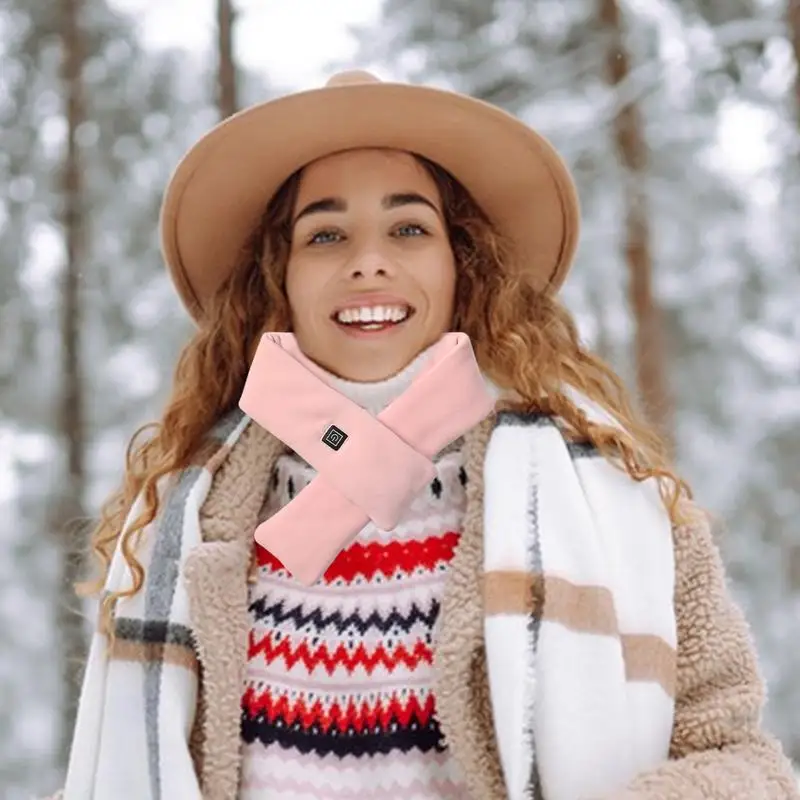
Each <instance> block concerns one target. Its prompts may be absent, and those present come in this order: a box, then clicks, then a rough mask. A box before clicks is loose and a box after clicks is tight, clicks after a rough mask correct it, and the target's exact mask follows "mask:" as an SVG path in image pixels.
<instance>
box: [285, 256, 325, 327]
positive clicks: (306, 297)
mask: <svg viewBox="0 0 800 800" xmlns="http://www.w3.org/2000/svg"><path fill="white" fill-rule="evenodd" d="M315 284H316V281H315V279H314V274H313V272H312V271H311V270H309V269H306V268H305V267H304V265H303V264H299V263H296V262H294V261H292V260H290V261H289V263H288V264H287V266H286V296H287V298H288V299H289V306H290V308H291V311H292V317H293V318H295V319H303V318H304V317H307V316H308V315H309V313H310V311H311V308H312V306H313V303H314V298H315V297H316V295H317V293H318V288H317V287H316V285H315Z"/></svg>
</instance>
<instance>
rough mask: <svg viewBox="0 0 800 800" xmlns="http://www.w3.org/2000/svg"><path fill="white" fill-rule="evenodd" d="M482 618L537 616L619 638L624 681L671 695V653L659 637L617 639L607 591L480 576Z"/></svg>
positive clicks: (530, 577)
mask: <svg viewBox="0 0 800 800" xmlns="http://www.w3.org/2000/svg"><path fill="white" fill-rule="evenodd" d="M545 598H546V600H547V602H545ZM484 613H485V614H486V616H487V617H491V616H496V615H498V614H521V615H523V616H535V617H538V618H539V619H541V620H542V621H547V622H556V623H559V624H560V625H563V626H564V627H565V628H569V629H570V630H573V631H576V632H579V633H594V634H600V635H603V636H613V637H615V638H618V639H619V640H620V641H621V643H622V652H623V657H624V659H625V673H626V676H627V678H628V680H629V681H642V682H647V681H652V682H655V683H658V684H660V685H661V687H662V688H663V689H664V691H665V692H667V694H668V695H669V696H670V697H674V696H675V682H676V677H677V675H676V672H677V654H676V652H675V648H674V647H672V646H671V645H670V644H669V643H668V642H666V641H665V640H664V639H662V638H660V637H658V636H654V635H649V634H620V631H619V625H618V623H617V618H616V614H615V613H614V603H613V598H612V595H611V592H610V591H609V590H608V589H606V588H605V587H603V586H578V585H576V584H574V583H570V582H569V581H567V580H564V579H563V578H556V577H554V576H550V575H542V574H533V573H528V572H521V571H511V570H509V571H495V572H489V573H487V574H486V575H485V576H484Z"/></svg>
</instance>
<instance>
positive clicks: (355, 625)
mask: <svg viewBox="0 0 800 800" xmlns="http://www.w3.org/2000/svg"><path fill="white" fill-rule="evenodd" d="M284 608H285V602H284V601H283V600H280V601H279V602H277V603H272V604H271V605H267V600H266V598H263V597H262V598H259V599H258V600H256V601H255V602H254V603H252V604H251V605H250V612H251V613H252V614H253V615H254V616H255V618H256V620H257V621H258V622H259V623H265V624H267V625H270V626H272V625H274V626H278V625H281V624H282V623H284V622H293V623H294V624H295V626H296V627H297V629H298V630H302V629H303V628H305V627H306V626H307V625H313V626H314V629H315V630H317V631H319V632H320V633H322V632H323V631H324V630H325V629H326V628H330V627H333V628H335V630H336V632H337V633H339V634H343V633H346V632H347V631H348V629H351V628H352V629H355V630H356V631H358V633H359V634H361V635H362V636H363V635H364V634H365V633H366V632H367V631H368V630H370V629H371V628H375V629H376V630H378V631H380V632H381V633H383V634H386V633H389V632H390V631H392V630H394V629H395V628H401V629H402V630H403V631H405V633H409V632H410V631H411V628H412V627H413V626H414V625H415V624H417V623H420V622H421V623H423V624H424V625H425V626H427V627H428V628H432V627H433V626H434V624H435V623H436V620H437V619H438V617H439V610H440V609H441V603H440V602H439V601H438V600H434V601H433V602H432V603H431V609H430V611H427V612H426V611H423V610H422V609H420V607H419V606H418V605H417V604H416V603H412V605H411V608H410V609H409V612H408V614H407V615H404V614H401V613H400V612H399V611H398V610H397V609H395V608H393V609H392V610H391V612H390V613H389V614H388V615H387V616H385V617H383V616H381V614H380V613H378V612H377V611H372V612H371V613H370V615H369V616H368V617H366V618H362V617H361V615H360V614H359V613H358V612H357V611H354V612H353V613H352V614H349V615H347V616H346V617H343V616H342V614H341V612H339V611H332V612H331V613H330V614H324V613H323V611H322V609H320V608H313V609H311V611H309V612H307V613H303V607H302V605H298V606H295V607H294V608H292V609H290V610H289V611H285V610H284Z"/></svg>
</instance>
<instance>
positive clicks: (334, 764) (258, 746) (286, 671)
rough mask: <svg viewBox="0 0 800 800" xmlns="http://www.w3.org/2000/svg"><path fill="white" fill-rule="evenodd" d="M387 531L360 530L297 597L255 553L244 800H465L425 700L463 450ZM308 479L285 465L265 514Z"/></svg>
mask: <svg viewBox="0 0 800 800" xmlns="http://www.w3.org/2000/svg"><path fill="white" fill-rule="evenodd" d="M436 466H437V477H436V478H435V479H434V480H433V481H432V483H431V484H430V486H429V487H428V490H427V491H425V492H423V493H421V494H420V495H419V496H418V497H417V498H416V499H415V501H414V502H413V503H412V504H411V506H410V507H409V509H408V512H407V514H406V515H405V517H404V518H403V519H402V520H401V522H400V524H399V525H398V526H397V528H395V529H394V530H392V531H381V530H378V529H377V528H376V527H375V526H374V525H372V524H368V525H367V526H366V527H365V528H364V529H363V530H362V531H361V532H360V533H359V535H358V537H357V539H356V540H355V541H354V542H353V543H352V544H351V545H350V546H349V547H348V548H346V549H345V550H343V551H342V552H341V553H340V554H339V556H338V557H337V558H336V559H335V560H334V562H333V563H332V564H331V565H330V567H329V568H328V570H327V572H326V573H325V575H324V576H323V578H322V580H321V581H320V582H318V583H317V584H316V585H315V586H313V587H311V588H304V587H303V586H301V585H299V584H298V583H297V582H295V581H294V580H292V579H291V577H290V576H289V575H288V574H287V572H286V571H285V570H284V569H283V567H282V565H281V564H280V563H279V562H278V561H277V560H275V559H274V558H273V557H272V556H271V555H270V554H269V553H268V552H267V551H265V550H263V549H261V548H258V553H257V555H258V566H259V570H258V576H257V580H256V582H255V583H254V584H253V585H252V586H251V595H250V613H251V618H252V630H251V635H250V647H249V656H248V667H247V678H246V686H245V692H244V695H243V698H242V738H243V743H244V761H243V769H242V785H241V794H240V797H241V798H243V800H255V798H264V797H269V798H270V800H301V798H302V799H303V800H334V799H335V800H349V798H353V800H355V799H356V798H365V799H368V798H382V799H383V798H385V800H392V798H401V797H402V798H403V800H415V798H420V799H421V798H450V797H452V798H464V797H466V791H465V787H464V785H463V782H462V780H461V777H460V774H459V771H458V768H457V766H456V764H455V763H454V761H453V760H452V759H451V758H450V757H449V754H448V752H447V750H446V748H445V747H444V745H443V742H442V736H441V733H440V730H439V726H438V723H437V720H436V701H435V698H434V696H433V694H432V692H431V686H432V683H433V676H432V660H433V642H434V639H435V629H436V621H437V618H438V615H439V607H440V599H441V594H442V591H443V589H444V579H445V574H446V571H447V568H448V564H449V562H450V560H451V558H452V557H453V553H454V551H455V547H456V545H457V544H458V540H459V533H458V530H459V527H460V523H461V516H462V514H463V510H464V503H465V493H464V486H465V484H466V480H467V475H466V473H465V471H464V468H463V466H462V463H461V455H460V452H459V451H458V450H454V451H453V450H451V451H450V452H447V453H445V454H443V455H441V456H440V458H439V460H438V461H437V462H436ZM313 477H314V471H313V470H312V469H311V468H310V467H308V465H306V464H305V462H303V461H302V460H300V459H299V458H298V457H297V456H295V455H293V454H291V453H289V454H286V455H284V456H282V457H281V458H280V459H279V460H278V463H277V465H276V468H275V472H274V473H273V483H272V485H271V487H270V488H271V491H270V493H269V499H268V503H267V506H266V507H265V509H264V516H265V517H266V516H267V515H269V514H272V513H275V511H277V510H278V509H279V508H281V507H282V506H283V505H284V504H286V503H288V502H289V501H290V500H291V499H292V498H293V497H294V495H295V494H296V493H297V492H299V491H301V490H302V489H303V487H305V486H306V485H307V484H308V483H309V482H310V480H311V479H312V478H313Z"/></svg>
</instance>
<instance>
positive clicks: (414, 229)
mask: <svg viewBox="0 0 800 800" xmlns="http://www.w3.org/2000/svg"><path fill="white" fill-rule="evenodd" d="M397 233H398V235H400V236H403V237H413V236H425V235H427V233H428V231H427V230H426V229H425V228H423V227H422V225H417V224H416V223H409V224H408V225H401V226H400V227H399V228H398V229H397Z"/></svg>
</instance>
